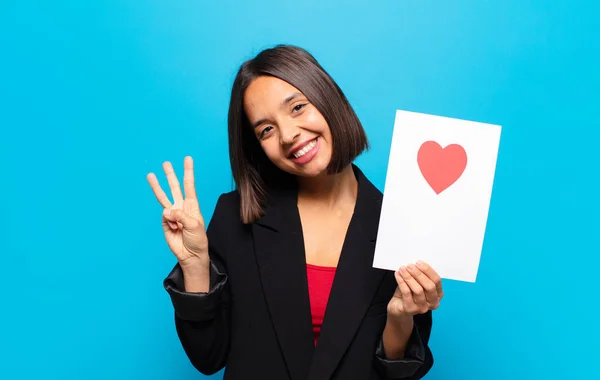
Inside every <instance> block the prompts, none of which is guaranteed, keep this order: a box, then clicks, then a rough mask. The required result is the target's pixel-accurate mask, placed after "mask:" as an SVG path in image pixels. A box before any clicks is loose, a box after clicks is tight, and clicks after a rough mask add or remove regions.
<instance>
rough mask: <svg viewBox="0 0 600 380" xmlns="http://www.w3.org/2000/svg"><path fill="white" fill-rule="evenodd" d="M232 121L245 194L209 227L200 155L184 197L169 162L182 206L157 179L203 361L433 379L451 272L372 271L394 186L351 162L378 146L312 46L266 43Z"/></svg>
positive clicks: (320, 374) (239, 184) (180, 317)
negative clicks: (432, 340) (433, 345)
mask: <svg viewBox="0 0 600 380" xmlns="http://www.w3.org/2000/svg"><path fill="white" fill-rule="evenodd" d="M228 124H229V150H230V160H231V168H232V172H233V177H234V179H235V183H236V190H235V191H232V192H230V193H226V194H223V195H221V196H220V197H219V200H218V202H217V205H216V208H215V211H214V214H213V217H212V220H211V222H210V225H209V226H208V229H207V230H206V232H205V228H204V226H205V223H204V219H203V217H202V215H201V213H200V210H199V206H198V201H197V199H196V193H195V188H194V176H193V162H192V159H191V157H186V158H185V160H184V175H183V189H184V193H185V194H182V192H181V189H180V184H179V181H178V179H177V177H176V175H175V173H174V171H173V168H172V166H171V164H170V163H168V162H166V163H165V164H164V165H163V167H164V170H165V172H166V176H167V179H168V183H169V187H170V189H171V193H172V197H173V201H174V203H171V202H170V201H169V199H168V198H167V195H166V194H165V192H164V191H163V190H162V189H161V187H160V185H159V184H158V181H157V179H156V176H155V175H153V174H152V173H151V174H149V176H148V180H149V183H150V185H151V187H152V189H153V191H154V193H155V195H156V197H157V199H158V201H159V202H160V204H161V205H162V206H163V207H164V212H163V214H162V223H163V228H164V232H165V237H166V240H167V243H168V245H169V247H170V249H171V250H172V251H173V253H174V254H175V256H176V257H177V260H178V263H177V265H175V268H174V269H173V270H172V272H171V273H170V274H169V275H168V277H167V278H166V279H165V281H164V286H165V289H166V290H167V291H168V293H169V295H170V297H171V300H172V303H173V306H174V309H175V324H176V329H177V333H178V336H179V339H180V340H181V343H182V345H183V348H184V350H185V352H186V354H187V355H188V357H189V359H190V361H191V363H192V364H193V365H194V366H195V367H196V368H197V369H198V370H199V371H200V372H202V373H203V374H213V373H215V372H217V371H219V370H221V369H222V368H224V367H225V368H226V371H225V375H224V378H225V379H276V380H284V379H292V380H296V379H311V380H312V379H315V380H316V379H419V378H422V377H423V376H424V375H425V374H426V373H427V372H428V371H429V369H430V368H431V366H432V365H433V358H432V354H431V351H430V349H429V346H428V341H429V336H430V331H431V324H432V317H431V310H433V309H435V308H437V307H438V305H439V302H440V300H441V298H442V296H443V292H442V287H441V281H440V278H439V276H438V275H437V274H436V272H435V271H434V270H433V269H432V268H431V267H429V266H428V265H427V264H425V263H421V262H419V263H417V265H412V264H411V265H409V266H408V267H406V268H404V267H403V268H399V270H398V271H397V272H396V273H393V272H391V271H384V270H380V269H375V268H373V267H372V262H373V253H374V247H375V239H376V236H377V226H378V221H379V214H380V210H381V200H382V194H381V192H380V191H379V190H377V189H376V188H375V187H374V186H373V184H372V183H371V182H370V181H369V180H368V179H367V178H366V177H365V176H364V174H363V173H362V172H361V170H360V169H359V168H358V167H356V166H355V165H354V164H353V163H352V162H353V160H354V159H355V158H356V157H357V156H358V155H359V154H360V153H361V152H362V151H363V150H365V149H367V148H368V143H367V138H366V136H365V132H364V130H363V128H362V126H361V123H360V122H359V120H358V118H357V117H356V115H355V113H354V111H353V110H352V108H351V106H350V105H349V103H348V101H347V100H346V98H345V96H344V94H343V93H342V91H341V90H340V89H339V88H338V86H337V85H336V84H335V82H334V81H333V80H332V79H331V78H330V76H329V75H328V74H327V73H326V72H325V71H324V70H323V68H322V67H321V66H320V65H319V64H318V63H317V61H316V60H315V59H314V58H313V57H312V56H311V55H310V54H309V53H308V52H306V51H304V50H302V49H300V48H297V47H293V46H277V47H274V48H271V49H266V50H264V51H262V52H261V53H259V54H258V55H257V56H256V57H255V58H254V59H252V60H249V61H247V62H245V63H244V64H243V65H242V67H241V68H240V70H239V72H238V74H237V77H236V78H235V81H234V84H233V89H232V93H231V103H230V108H229V122H228ZM184 195H185V197H184Z"/></svg>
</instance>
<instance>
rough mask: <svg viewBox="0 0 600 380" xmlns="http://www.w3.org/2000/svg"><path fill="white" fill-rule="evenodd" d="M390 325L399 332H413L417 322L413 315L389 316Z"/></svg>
mask: <svg viewBox="0 0 600 380" xmlns="http://www.w3.org/2000/svg"><path fill="white" fill-rule="evenodd" d="M387 319H388V323H389V324H390V325H391V327H393V328H394V330H396V331H398V332H407V331H412V329H413V327H414V324H415V320H414V319H413V316H412V315H400V316H394V315H390V314H388V318H387Z"/></svg>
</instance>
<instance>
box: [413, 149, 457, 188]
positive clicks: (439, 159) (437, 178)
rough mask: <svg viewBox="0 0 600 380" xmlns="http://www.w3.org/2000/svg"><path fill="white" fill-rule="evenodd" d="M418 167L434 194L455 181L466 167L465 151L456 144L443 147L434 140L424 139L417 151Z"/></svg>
mask: <svg viewBox="0 0 600 380" xmlns="http://www.w3.org/2000/svg"><path fill="white" fill-rule="evenodd" d="M417 162H418V164H419V169H420V170H421V174H423V178H425V181H427V183H428V184H429V186H431V188H432V189H433V191H435V193H436V194H439V193H441V192H442V191H444V190H446V189H447V188H448V187H450V186H451V185H452V184H453V183H454V182H456V181H457V180H458V179H459V178H460V176H461V175H462V174H463V172H464V171H465V168H466V167H467V152H465V149H464V148H463V147H462V146H460V145H458V144H450V145H448V146H447V147H445V148H443V149H442V147H441V146H440V144H438V143H437V142H435V141H426V142H424V143H423V145H421V147H420V148H419V152H418V153H417Z"/></svg>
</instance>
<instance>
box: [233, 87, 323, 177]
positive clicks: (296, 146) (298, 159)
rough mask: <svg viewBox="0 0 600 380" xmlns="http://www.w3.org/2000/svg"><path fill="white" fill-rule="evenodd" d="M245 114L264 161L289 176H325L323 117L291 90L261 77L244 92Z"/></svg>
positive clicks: (302, 96) (295, 89) (298, 93)
mask: <svg viewBox="0 0 600 380" xmlns="http://www.w3.org/2000/svg"><path fill="white" fill-rule="evenodd" d="M244 110H245V112H246V115H247V116H248V119H249V121H250V126H251V128H253V130H254V134H255V136H256V138H257V139H258V141H259V142H260V145H261V146H262V148H263V150H264V152H265V154H266V155H267V157H268V158H269V159H270V160H271V161H272V162H273V163H274V164H275V165H276V166H277V167H279V168H280V169H281V170H283V171H286V172H288V173H290V174H293V175H297V176H303V177H315V176H318V175H320V174H322V173H325V172H326V169H327V166H328V165H329V162H330V161H331V155H332V147H333V145H332V141H331V131H330V129H329V125H327V122H326V121H325V118H324V117H323V115H322V114H321V113H320V112H319V111H318V110H317V109H316V108H315V107H314V106H313V105H312V104H311V103H310V102H309V101H308V99H307V98H306V97H305V96H304V95H303V94H302V93H301V92H300V91H299V90H298V89H297V88H295V87H294V86H292V85H290V84H289V83H287V82H285V81H282V80H281V79H278V78H274V77H269V76H261V77H258V78H257V79H255V80H254V81H253V82H252V83H251V84H250V86H248V88H247V89H246V93H245V96H244Z"/></svg>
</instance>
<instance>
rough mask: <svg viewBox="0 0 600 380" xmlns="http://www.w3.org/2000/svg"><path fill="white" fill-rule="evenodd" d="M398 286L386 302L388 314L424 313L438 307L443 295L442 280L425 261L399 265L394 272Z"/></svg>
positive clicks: (404, 315)
mask: <svg viewBox="0 0 600 380" xmlns="http://www.w3.org/2000/svg"><path fill="white" fill-rule="evenodd" d="M395 277H396V282H397V283H398V286H397V288H396V291H395V292H394V295H393V296H392V299H391V300H390V302H389V303H388V308H387V310H388V316H389V317H393V318H399V319H401V318H403V317H408V316H413V315H415V314H424V313H426V312H428V311H430V310H435V309H437V308H438V307H439V305H440V301H441V300H442V298H443V297H444V291H443V289H442V280H441V278H440V276H439V275H438V274H437V273H436V271H435V270H433V268H432V267H431V266H429V265H428V264H427V263H424V262H422V261H419V262H417V265H413V264H410V265H408V266H406V267H401V268H400V269H399V270H398V271H396V273H395Z"/></svg>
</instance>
